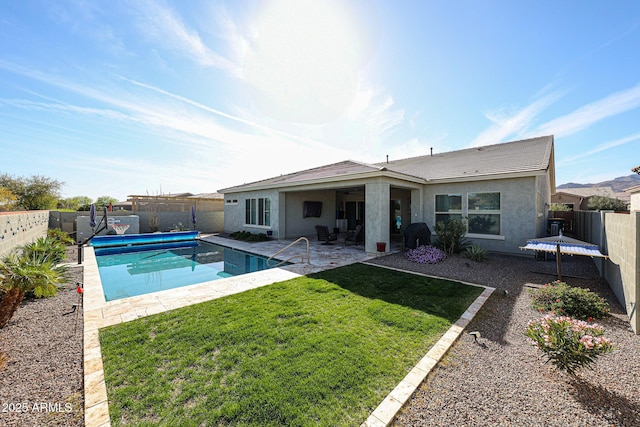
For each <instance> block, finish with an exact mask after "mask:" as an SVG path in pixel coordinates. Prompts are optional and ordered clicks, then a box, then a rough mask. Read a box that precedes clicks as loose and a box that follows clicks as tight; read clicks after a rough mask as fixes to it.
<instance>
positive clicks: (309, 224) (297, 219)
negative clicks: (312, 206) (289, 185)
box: [284, 190, 336, 239]
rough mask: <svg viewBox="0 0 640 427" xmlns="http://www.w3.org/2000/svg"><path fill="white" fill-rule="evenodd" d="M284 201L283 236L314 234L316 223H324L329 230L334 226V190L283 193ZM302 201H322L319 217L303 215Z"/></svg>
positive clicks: (292, 236)
mask: <svg viewBox="0 0 640 427" xmlns="http://www.w3.org/2000/svg"><path fill="white" fill-rule="evenodd" d="M284 197H285V200H286V203H285V213H284V216H285V222H286V227H287V228H286V232H285V238H292V239H293V238H297V237H301V236H315V234H316V229H315V226H316V225H326V226H327V227H329V231H331V230H332V229H333V227H335V226H336V192H335V191H334V190H318V191H312V192H289V193H286V194H284ZM304 202H322V211H321V215H320V216H319V217H307V218H304V217H303V206H304Z"/></svg>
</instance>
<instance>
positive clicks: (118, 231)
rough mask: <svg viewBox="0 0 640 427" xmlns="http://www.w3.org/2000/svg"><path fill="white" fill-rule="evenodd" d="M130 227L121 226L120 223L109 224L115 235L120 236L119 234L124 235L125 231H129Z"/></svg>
mask: <svg viewBox="0 0 640 427" xmlns="http://www.w3.org/2000/svg"><path fill="white" fill-rule="evenodd" d="M129 227H130V225H129V224H121V223H114V224H111V228H113V229H114V230H115V232H116V234H118V235H120V234H124V232H125V231H127V230H128V229H129Z"/></svg>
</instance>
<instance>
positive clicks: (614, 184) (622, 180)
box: [556, 174, 640, 193]
mask: <svg viewBox="0 0 640 427" xmlns="http://www.w3.org/2000/svg"><path fill="white" fill-rule="evenodd" d="M636 185H640V175H638V174H633V175H628V176H621V177H618V178H615V179H612V180H609V181H602V182H598V183H596V184H576V183H574V182H568V183H566V184H562V185H557V186H556V189H557V190H562V189H563V188H589V187H611V188H612V189H613V192H614V193H623V192H624V190H625V189H626V188H629V187H635V186H636Z"/></svg>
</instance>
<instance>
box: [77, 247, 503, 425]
mask: <svg viewBox="0 0 640 427" xmlns="http://www.w3.org/2000/svg"><path fill="white" fill-rule="evenodd" d="M202 240H205V241H208V242H211V243H216V244H220V245H223V246H229V247H233V248H235V249H240V250H245V251H247V252H251V253H255V254H259V255H264V256H272V255H274V254H275V253H277V252H278V251H280V250H281V249H283V248H285V247H286V246H287V245H289V244H291V243H292V241H291V240H278V241H269V242H256V243H247V242H239V241H235V240H230V239H226V238H223V237H219V236H215V235H210V236H204V237H203V239H202ZM308 240H309V255H310V256H309V258H310V262H309V263H307V262H306V261H307V256H306V254H307V245H306V242H304V241H303V242H299V243H296V244H295V245H294V246H292V247H291V248H289V249H287V251H286V252H285V253H283V254H282V256H279V257H278V258H279V259H281V260H282V259H291V261H292V262H295V264H291V265H287V266H283V267H278V268H272V269H270V270H263V271H259V272H255V273H249V274H244V275H241V276H235V277H230V278H227V279H220V280H216V281H213V282H205V283H199V284H196V285H190V286H184V287H181V288H176V289H169V290H165V291H161V292H155V293H151V294H146V295H140V296H135V297H130V298H124V299H120V300H115V301H109V302H107V301H105V298H104V292H103V288H102V281H101V280H100V274H99V272H98V264H97V261H96V257H95V253H94V251H93V248H92V247H87V248H85V260H84V299H83V311H84V394H85V413H84V418H85V426H86V427H106V426H110V425H111V424H110V421H109V408H108V400H107V388H106V385H105V381H104V369H103V365H102V354H101V350H100V341H99V335H98V331H99V329H100V328H104V327H106V326H110V325H115V324H119V323H123V322H128V321H131V320H135V319H139V318H142V317H145V316H150V315H153V314H157V313H161V312H164V311H168V310H173V309H176V308H180V307H185V306H188V305H192V304H197V303H200V302H204V301H209V300H212V299H216V298H220V297H223V296H227V295H232V294H235V293H239V292H243V291H246V290H249V289H255V288H258V287H261V286H266V285H269V284H272V283H276V282H281V281H284V280H289V279H291V278H294V277H299V276H301V275H306V274H310V273H314V272H317V271H322V270H325V269H328V268H334V267H339V266H343V265H348V264H352V263H355V262H366V261H367V260H369V259H371V258H374V257H375V255H367V254H366V253H365V252H364V248H363V246H362V245H360V246H354V245H350V246H344V245H343V244H340V243H339V242H334V244H332V245H322V244H321V243H320V242H317V241H315V240H316V239H315V237H309V238H308ZM391 249H392V250H393V249H394V248H393V247H392V248H391ZM395 249H399V248H395ZM301 257H304V260H305V262H304V263H301V259H302V258H301ZM492 291H493V289H492V288H487V289H486V290H485V291H484V292H483V293H482V295H481V296H480V297H478V299H477V300H476V302H474V304H472V306H471V307H470V308H469V310H467V311H466V312H465V313H464V314H463V316H462V317H461V318H460V320H458V322H456V324H454V325H453V326H452V327H451V328H450V330H449V331H448V332H447V333H446V334H445V335H444V336H443V337H442V339H441V340H440V341H439V342H438V343H437V344H436V345H435V346H434V347H433V348H432V349H431V350H430V351H429V352H428V353H427V355H425V357H424V358H423V359H422V360H421V361H420V362H419V363H418V365H416V367H414V369H413V370H412V371H411V372H410V373H409V374H408V375H407V377H406V378H405V379H404V380H403V381H402V382H401V383H400V384H399V385H398V386H397V387H396V388H395V389H394V390H393V391H392V392H391V393H390V394H389V396H387V398H386V399H385V400H384V401H383V402H382V403H381V404H380V406H378V408H376V410H375V411H374V412H373V413H372V414H371V416H370V417H369V418H368V419H367V420H366V421H365V422H364V423H363V426H382V425H387V424H389V423H390V422H391V421H392V420H393V417H394V416H395V414H396V412H397V411H398V410H399V409H400V408H401V407H402V405H403V404H404V403H405V402H406V400H407V399H408V398H409V397H410V396H411V395H412V394H413V392H414V390H415V389H416V387H417V386H418V385H419V384H420V383H421V382H422V380H424V378H425V377H426V375H427V374H428V373H429V371H430V370H431V369H432V368H433V367H434V366H435V365H436V364H437V362H438V361H439V360H440V358H441V357H442V356H443V355H444V354H445V353H446V351H447V350H448V349H449V347H450V346H451V345H452V344H453V343H454V342H455V340H456V339H457V337H458V336H459V334H460V333H461V332H462V330H463V329H464V327H465V326H466V325H467V323H468V322H469V321H470V320H471V319H472V318H473V316H474V315H475V313H476V312H477V310H479V309H480V307H481V306H482V304H483V303H484V301H486V299H487V298H488V297H489V295H490V294H491V292H492Z"/></svg>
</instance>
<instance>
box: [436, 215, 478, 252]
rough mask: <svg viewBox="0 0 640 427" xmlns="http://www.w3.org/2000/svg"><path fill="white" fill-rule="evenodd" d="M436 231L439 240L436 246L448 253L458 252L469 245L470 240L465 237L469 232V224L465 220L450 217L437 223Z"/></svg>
mask: <svg viewBox="0 0 640 427" xmlns="http://www.w3.org/2000/svg"><path fill="white" fill-rule="evenodd" d="M435 233H436V236H437V238H438V240H437V241H436V243H435V246H436V247H438V248H440V249H442V250H443V251H444V252H445V253H446V254H447V255H451V254H458V253H460V252H461V251H462V250H464V249H466V248H467V247H468V246H469V244H470V243H469V241H467V240H466V239H465V238H464V235H465V234H466V233H467V224H466V223H465V222H464V221H458V220H456V219H450V220H448V221H446V222H444V221H440V222H438V223H437V224H436V228H435Z"/></svg>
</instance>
